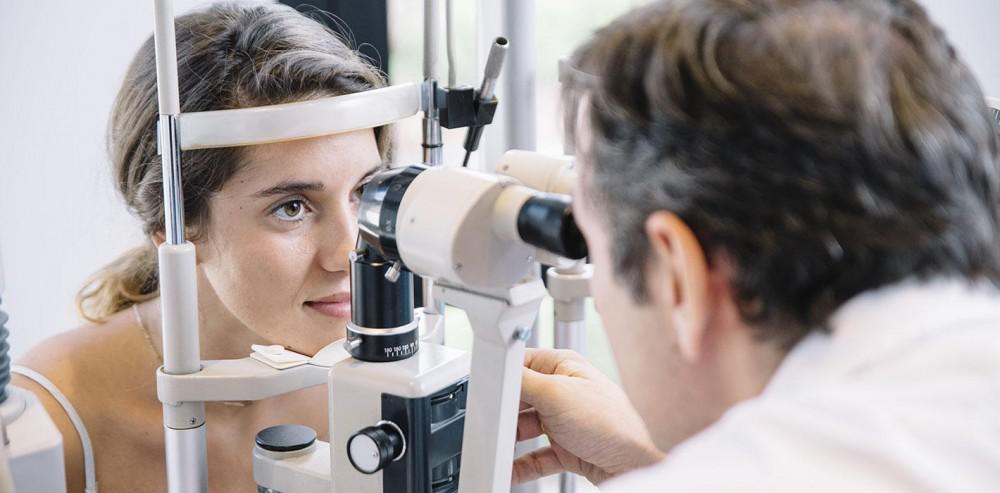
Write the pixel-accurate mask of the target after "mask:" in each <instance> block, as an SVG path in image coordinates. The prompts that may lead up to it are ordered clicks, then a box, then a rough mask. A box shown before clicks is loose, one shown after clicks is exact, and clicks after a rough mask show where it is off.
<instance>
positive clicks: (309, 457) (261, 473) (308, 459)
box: [253, 440, 332, 493]
mask: <svg viewBox="0 0 1000 493" xmlns="http://www.w3.org/2000/svg"><path fill="white" fill-rule="evenodd" d="M253 479H254V482H255V483H257V486H260V487H264V488H269V490H268V491H272V490H273V491H280V492H285V493H330V492H331V491H332V490H331V480H330V444H329V443H327V442H323V441H320V440H316V442H315V443H313V444H312V445H310V446H309V447H307V448H306V449H304V450H300V451H297V452H271V451H269V450H264V449H262V448H260V447H254V451H253Z"/></svg>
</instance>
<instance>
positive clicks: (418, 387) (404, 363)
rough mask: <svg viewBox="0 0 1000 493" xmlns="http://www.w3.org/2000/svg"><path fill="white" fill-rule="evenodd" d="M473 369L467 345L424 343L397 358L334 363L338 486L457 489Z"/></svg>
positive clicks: (439, 492) (429, 492)
mask: <svg viewBox="0 0 1000 493" xmlns="http://www.w3.org/2000/svg"><path fill="white" fill-rule="evenodd" d="M468 375H469V354H468V353H467V352H465V351H461V350H457V349H453V348H449V347H446V346H441V345H437V344H427V343H423V344H421V346H420V348H419V350H418V351H417V352H416V353H415V354H413V355H412V356H410V357H408V358H406V359H402V360H399V361H393V362H369V361H361V360H357V359H354V358H349V359H346V360H344V361H341V362H340V363H337V364H336V365H334V366H333V367H332V368H331V369H330V376H329V386H328V388H329V391H330V410H331V413H330V415H331V416H330V430H331V437H330V451H331V453H330V455H331V461H332V470H333V483H334V491H335V492H352V493H355V492H356V493H383V492H399V493H453V492H455V491H458V473H459V470H460V465H461V462H460V461H461V451H462V430H463V427H464V424H465V405H466V395H467V390H468V387H467V385H468ZM394 434H395V435H397V436H392V435H394ZM397 439H401V440H397Z"/></svg>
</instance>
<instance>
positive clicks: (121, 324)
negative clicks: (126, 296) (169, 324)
mask: <svg viewBox="0 0 1000 493" xmlns="http://www.w3.org/2000/svg"><path fill="white" fill-rule="evenodd" d="M17 364H19V365H21V366H26V367H28V368H31V369H32V370H35V371H37V372H39V373H41V374H42V375H44V376H45V377H46V378H48V379H49V380H51V381H52V383H54V384H55V385H56V387H58V388H59V389H60V391H62V392H63V393H64V394H66V396H67V397H68V398H69V400H70V401H71V402H73V404H74V405H76V406H81V407H83V408H86V407H90V406H91V405H92V404H97V405H101V406H104V405H107V404H109V403H111V402H117V403H121V402H122V400H126V401H127V400H132V399H134V398H142V399H148V398H149V397H150V396H153V398H154V399H155V392H156V391H155V389H156V379H155V372H156V368H157V366H159V361H158V360H157V357H156V355H155V353H154V352H153V350H152V348H150V346H149V343H148V341H147V340H146V338H145V335H144V333H143V332H142V330H141V328H139V327H138V325H137V323H136V322H135V319H134V316H132V311H131V310H124V311H122V312H119V313H117V314H115V315H113V316H111V317H110V318H109V319H108V320H107V321H106V322H104V323H100V324H87V325H83V326H80V327H77V328H75V329H72V330H69V331H67V332H63V333H61V334H58V335H55V336H52V337H50V338H48V339H46V340H45V341H43V342H42V343H40V344H38V345H37V346H35V347H34V348H32V349H31V350H30V351H29V352H28V353H27V354H25V355H24V356H22V357H21V358H18V360H17ZM82 412H83V410H81V413H82Z"/></svg>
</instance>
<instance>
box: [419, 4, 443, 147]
mask: <svg viewBox="0 0 1000 493" xmlns="http://www.w3.org/2000/svg"><path fill="white" fill-rule="evenodd" d="M440 43H441V1H440V0H424V119H423V144H422V145H423V149H424V164H427V165H431V166H437V165H439V164H441V162H442V149H441V146H442V142H441V120H439V119H438V108H437V102H436V101H435V99H434V96H435V94H436V93H437V84H438V74H437V69H438V67H437V66H438V57H439V55H440V53H441V49H440V46H441V45H440Z"/></svg>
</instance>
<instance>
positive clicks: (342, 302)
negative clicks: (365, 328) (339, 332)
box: [306, 293, 351, 320]
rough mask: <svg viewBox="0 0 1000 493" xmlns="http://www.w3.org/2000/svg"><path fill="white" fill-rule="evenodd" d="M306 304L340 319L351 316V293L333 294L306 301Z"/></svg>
mask: <svg viewBox="0 0 1000 493" xmlns="http://www.w3.org/2000/svg"><path fill="white" fill-rule="evenodd" d="M306 306H308V307H309V308H312V309H313V310H316V311H317V312H320V313H321V314H323V315H326V316H328V317H333V318H339V319H341V320H347V319H350V318H351V295H350V294H346V293H343V294H335V295H333V296H327V297H325V298H320V299H318V300H313V301H307V302H306Z"/></svg>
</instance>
